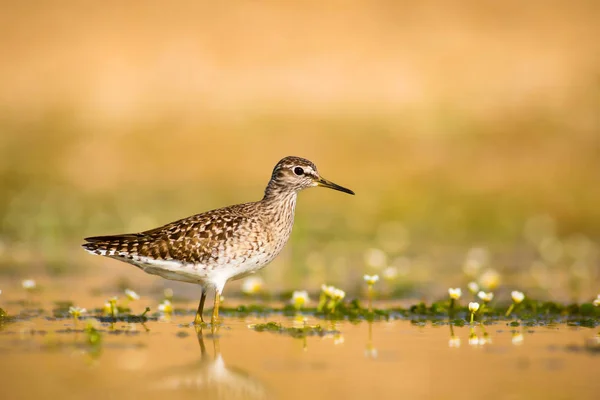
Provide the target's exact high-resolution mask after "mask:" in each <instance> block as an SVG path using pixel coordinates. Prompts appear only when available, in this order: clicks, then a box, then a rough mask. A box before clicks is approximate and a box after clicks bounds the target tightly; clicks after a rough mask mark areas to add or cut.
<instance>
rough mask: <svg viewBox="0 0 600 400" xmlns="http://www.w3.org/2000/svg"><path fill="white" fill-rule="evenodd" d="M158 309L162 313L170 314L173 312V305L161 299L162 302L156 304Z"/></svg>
mask: <svg viewBox="0 0 600 400" xmlns="http://www.w3.org/2000/svg"><path fill="white" fill-rule="evenodd" d="M158 311H160V312H161V313H164V314H171V313H172V312H173V305H172V304H171V302H170V301H169V300H163V302H162V303H160V304H159V305H158Z"/></svg>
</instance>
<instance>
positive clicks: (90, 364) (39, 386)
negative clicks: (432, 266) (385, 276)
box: [0, 303, 600, 399]
mask: <svg viewBox="0 0 600 400" xmlns="http://www.w3.org/2000/svg"><path fill="white" fill-rule="evenodd" d="M192 307H193V305H192V304H191V303H190V305H189V308H190V309H191V308H192ZM190 320H191V317H190V316H188V315H186V316H174V317H173V318H171V319H170V320H163V321H148V322H147V323H145V324H141V323H125V322H117V323H115V324H110V323H103V324H101V325H100V326H99V330H100V332H101V336H102V342H101V345H100V346H90V345H89V344H88V343H87V334H86V333H85V332H84V331H83V328H84V326H85V325H86V320H85V319H82V320H80V321H79V322H77V323H75V322H74V321H73V320H71V319H56V320H54V319H52V318H49V317H48V316H47V315H46V314H44V315H42V316H39V317H33V318H28V319H24V320H19V321H17V322H14V323H11V324H7V325H5V326H4V328H3V330H2V331H0V376H1V377H2V389H1V390H2V393H3V396H2V397H3V398H19V399H28V398H40V397H44V398H47V397H52V398H84V397H85V398H92V399H96V398H98V399H105V398H132V397H137V396H140V397H141V396H143V398H146V399H154V398H157V399H158V398H161V399H162V398H165V397H167V398H183V399H187V398H194V399H198V398H204V399H205V398H222V399H236V398H249V399H263V398H286V399H301V398H302V399H306V398H341V397H349V398H370V397H372V396H376V397H380V398H398V397H400V396H402V397H403V398H409V399H430V398H434V399H437V398H461V399H471V398H473V399H475V398H486V399H530V398H547V399H572V398H578V399H586V398H589V399H592V398H597V397H596V396H597V393H598V390H600V384H599V380H598V378H597V376H598V365H600V364H599V363H600V352H599V351H598V346H599V344H598V337H597V336H596V335H597V332H596V330H597V329H596V330H594V329H588V328H572V327H567V326H565V325H557V326H551V327H535V328H527V327H516V328H513V327H510V326H507V325H506V324H505V323H498V324H493V325H487V326H484V327H483V328H482V327H481V326H477V327H475V329H474V331H473V332H472V331H471V329H470V328H469V327H467V326H465V327H453V328H452V331H451V328H450V326H449V325H441V326H432V325H431V324H430V323H428V324H426V325H425V326H418V325H414V324H412V323H411V322H410V321H404V320H395V321H389V322H373V323H368V322H361V323H358V324H352V323H349V322H336V323H333V322H329V321H324V320H319V319H316V318H313V317H309V318H308V321H307V323H308V324H309V325H314V324H321V325H322V326H323V327H325V328H326V329H328V330H330V331H338V332H339V333H330V334H328V335H326V336H324V337H308V338H305V339H303V338H292V337H289V336H285V335H281V334H277V333H272V332H256V331H254V330H252V329H249V328H248V325H250V324H254V323H263V322H266V321H276V322H280V323H281V324H282V325H284V326H293V325H294V324H295V323H296V324H297V322H296V321H295V320H294V318H290V317H283V316H280V315H273V316H270V317H269V318H268V319H265V318H256V317H251V318H243V319H241V318H226V319H225V321H224V324H223V325H222V326H221V328H220V329H219V330H218V332H217V333H215V334H212V333H211V332H210V329H204V330H203V331H202V332H198V333H197V332H196V330H195V329H194V328H193V327H191V326H189V322H190ZM484 330H485V332H486V333H487V336H486V335H484ZM472 333H474V334H475V335H476V336H477V338H475V337H471V340H470V336H472V335H471V334H472Z"/></svg>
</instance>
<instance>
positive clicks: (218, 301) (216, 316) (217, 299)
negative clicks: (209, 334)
mask: <svg viewBox="0 0 600 400" xmlns="http://www.w3.org/2000/svg"><path fill="white" fill-rule="evenodd" d="M220 304H221V293H220V292H219V290H215V307H214V308H213V314H212V319H211V321H210V322H211V323H212V324H213V326H214V325H216V324H218V323H219V305H220Z"/></svg>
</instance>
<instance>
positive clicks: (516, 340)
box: [511, 333, 523, 346]
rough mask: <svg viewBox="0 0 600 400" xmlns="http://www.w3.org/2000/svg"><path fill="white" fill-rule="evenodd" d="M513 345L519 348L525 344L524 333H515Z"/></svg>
mask: <svg viewBox="0 0 600 400" xmlns="http://www.w3.org/2000/svg"><path fill="white" fill-rule="evenodd" d="M511 342H512V344H514V345H515V346H519V345H521V344H523V334H522V333H514V334H513V336H512V339H511Z"/></svg>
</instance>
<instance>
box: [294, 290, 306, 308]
mask: <svg viewBox="0 0 600 400" xmlns="http://www.w3.org/2000/svg"><path fill="white" fill-rule="evenodd" d="M309 301H310V299H309V298H308V292H307V291H306V290H295V291H294V293H292V300H291V303H292V304H293V305H294V307H295V308H296V309H298V310H299V309H301V308H302V307H304V306H305V305H306V303H308V302H309Z"/></svg>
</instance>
